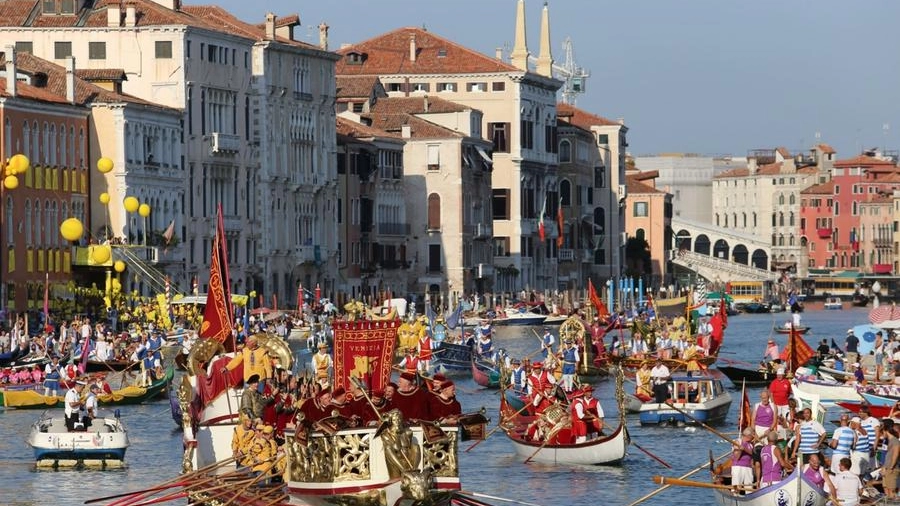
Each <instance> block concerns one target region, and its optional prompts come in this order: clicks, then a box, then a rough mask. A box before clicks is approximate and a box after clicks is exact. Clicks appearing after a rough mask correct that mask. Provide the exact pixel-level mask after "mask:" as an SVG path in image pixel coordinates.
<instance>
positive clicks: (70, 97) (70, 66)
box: [66, 56, 75, 104]
mask: <svg viewBox="0 0 900 506" xmlns="http://www.w3.org/2000/svg"><path fill="white" fill-rule="evenodd" d="M66 101H68V102H69V103H70V104H74V103H75V58H73V57H71V56H68V57H66Z"/></svg>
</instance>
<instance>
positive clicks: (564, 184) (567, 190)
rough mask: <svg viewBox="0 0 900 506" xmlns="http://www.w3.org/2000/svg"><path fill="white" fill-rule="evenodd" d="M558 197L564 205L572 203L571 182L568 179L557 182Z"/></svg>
mask: <svg viewBox="0 0 900 506" xmlns="http://www.w3.org/2000/svg"><path fill="white" fill-rule="evenodd" d="M559 199H560V200H561V201H562V205H564V206H571V205H572V183H570V182H569V180H568V179H563V180H561V181H560V182H559Z"/></svg>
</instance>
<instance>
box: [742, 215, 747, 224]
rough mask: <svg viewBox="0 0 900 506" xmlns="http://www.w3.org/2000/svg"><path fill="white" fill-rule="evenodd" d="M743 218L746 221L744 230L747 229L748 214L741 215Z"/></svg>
mask: <svg viewBox="0 0 900 506" xmlns="http://www.w3.org/2000/svg"><path fill="white" fill-rule="evenodd" d="M741 217H742V218H743V220H744V228H747V213H741Z"/></svg>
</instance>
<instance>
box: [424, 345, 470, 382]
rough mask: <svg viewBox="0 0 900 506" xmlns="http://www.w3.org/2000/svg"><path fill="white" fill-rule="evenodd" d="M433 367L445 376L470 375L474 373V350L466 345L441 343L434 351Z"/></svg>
mask: <svg viewBox="0 0 900 506" xmlns="http://www.w3.org/2000/svg"><path fill="white" fill-rule="evenodd" d="M432 357H433V358H432V359H431V365H432V367H433V368H434V371H435V372H439V373H441V374H443V375H445V376H460V375H468V374H471V372H472V348H471V347H469V346H466V345H464V344H451V343H448V342H446V341H444V342H442V343H440V345H438V346H437V347H435V348H433V351H432Z"/></svg>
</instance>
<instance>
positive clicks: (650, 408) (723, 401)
mask: <svg viewBox="0 0 900 506" xmlns="http://www.w3.org/2000/svg"><path fill="white" fill-rule="evenodd" d="M726 395H727V394H726ZM675 407H677V408H678V410H676V409H672V407H671V406H669V405H667V404H658V403H655V402H650V403H646V404H643V405H641V409H640V410H639V411H638V416H639V417H640V420H641V425H691V424H696V423H697V421H699V422H702V423H707V424H709V423H718V422H721V421H723V420H725V417H726V416H727V415H728V409H729V408H730V407H731V396H730V395H728V396H727V397H726V396H721V397H717V398H715V399H713V400H711V401H709V402H703V403H693V402H688V403H684V404H681V403H679V404H675ZM679 410H680V411H679ZM682 411H683V412H684V413H682ZM685 413H687V415H690V416H687V415H685ZM695 420H696V421H695Z"/></svg>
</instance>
